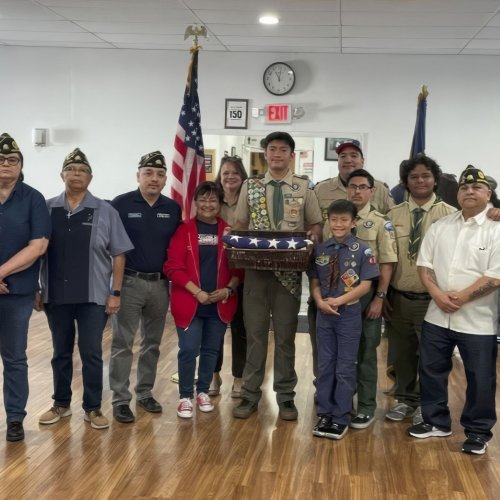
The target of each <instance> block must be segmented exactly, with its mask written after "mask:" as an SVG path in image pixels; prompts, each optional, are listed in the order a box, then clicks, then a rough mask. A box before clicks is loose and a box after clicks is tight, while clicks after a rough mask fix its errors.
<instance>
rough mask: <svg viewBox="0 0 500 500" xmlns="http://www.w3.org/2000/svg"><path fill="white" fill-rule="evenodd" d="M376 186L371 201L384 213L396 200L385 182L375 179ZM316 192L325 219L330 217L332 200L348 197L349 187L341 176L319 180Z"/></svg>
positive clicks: (315, 187) (376, 208)
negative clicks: (329, 208) (347, 187)
mask: <svg viewBox="0 0 500 500" xmlns="http://www.w3.org/2000/svg"><path fill="white" fill-rule="evenodd" d="M374 187H375V188H376V189H375V192H374V193H373V196H372V199H371V202H370V203H371V204H372V206H373V207H374V208H375V210H378V211H379V212H380V213H382V214H386V213H387V212H388V211H389V209H390V208H392V207H393V206H394V200H393V199H392V196H391V193H390V192H389V188H388V187H387V186H386V185H385V184H384V183H383V182H380V181H377V180H376V181H375V184H374ZM314 192H315V193H316V196H317V197H318V201H319V206H320V208H321V213H322V215H323V220H324V221H326V219H327V218H328V214H327V212H328V207H329V206H330V205H331V203H332V201H337V200H346V199H347V189H346V187H345V186H344V185H343V184H342V181H341V180H340V177H339V176H337V177H333V178H332V179H326V180H324V181H321V182H318V184H316V186H314Z"/></svg>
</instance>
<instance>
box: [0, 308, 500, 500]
mask: <svg viewBox="0 0 500 500" xmlns="http://www.w3.org/2000/svg"><path fill="white" fill-rule="evenodd" d="M171 324H172V323H171V318H169V325H171ZM31 326H32V327H31V330H30V341H29V354H28V359H29V365H30V391H31V393H30V398H29V401H28V408H27V410H28V416H27V418H26V420H25V429H26V440H25V441H24V442H18V443H8V442H6V441H3V439H4V433H5V424H2V425H1V426H0V433H1V439H0V498H1V499H24V498H27V499H45V498H50V499H71V498H89V499H90V498H92V499H106V498H114V499H126V498H173V499H184V498H186V499H198V498H199V499H205V498H207V499H208V498H223V499H226V500H229V499H246V498H248V499H295V498H296V499H307V500H309V499H313V500H316V499H323V498H325V499H327V498H328V499H333V498H336V499H350V498H352V499H362V500H365V499H409V498H419V499H421V498H433V499H434V498H436V499H448V498H453V499H458V498H461V499H465V498H467V499H472V498H477V499H483V498H490V499H498V498H500V437H499V436H498V434H497V435H496V436H495V437H494V439H493V440H492V441H491V442H490V446H489V448H488V451H487V453H486V454H485V455H483V456H470V455H465V454H464V453H461V452H460V448H461V444H462V441H463V439H464V436H463V433H462V430H461V427H460V425H459V423H458V419H459V412H460V409H461V407H462V405H463V393H464V386H465V383H464V377H463V370H462V369H461V366H460V360H455V362H454V363H455V369H454V371H453V375H452V377H451V380H450V402H451V408H452V411H453V417H454V418H453V432H454V433H453V435H452V436H450V437H449V438H444V439H443V438H432V439H426V440H418V439H412V438H410V437H408V436H407V435H406V434H405V429H406V427H407V426H408V423H395V422H388V421H385V420H384V418H383V415H384V412H385V410H387V409H388V408H389V406H390V405H391V403H392V400H391V398H389V397H387V396H385V395H384V394H383V392H382V391H383V390H384V389H387V387H388V384H389V381H388V380H387V379H386V378H385V376H381V383H380V391H379V395H378V400H379V409H378V410H377V421H376V423H375V424H374V425H373V426H372V427H371V428H369V429H366V430H358V431H354V430H350V431H349V432H348V434H347V436H346V437H345V438H344V439H343V440H342V441H339V442H336V441H330V440H327V439H318V438H314V437H313V436H312V434H311V430H312V427H313V425H314V422H315V420H316V417H315V407H314V404H313V388H312V384H311V378H312V375H311V372H312V370H311V360H310V346H309V338H308V336H307V335H304V334H300V335H297V352H298V355H297V363H296V368H297V373H298V375H299V384H298V386H297V398H296V404H297V407H298V409H299V420H298V421H297V422H283V421H281V420H279V419H278V418H277V413H278V412H277V406H276V403H275V399H274V394H273V393H272V390H271V386H272V380H271V377H269V376H268V377H267V378H266V383H265V395H264V397H263V400H262V401H261V404H260V407H259V412H258V414H256V415H254V416H252V417H251V418H250V419H248V420H235V419H233V418H232V416H231V409H232V407H233V406H234V404H235V402H234V401H233V400H231V398H230V397H229V391H230V388H231V387H230V386H231V376H230V360H229V359H227V360H226V362H225V365H224V367H223V379H224V384H223V386H222V395H221V396H220V397H218V398H217V399H216V403H217V406H216V409H215V411H214V412H212V413H209V414H200V413H199V412H198V413H196V414H195V417H194V418H193V419H192V420H181V419H180V418H178V417H177V416H176V413H175V404H176V402H177V386H176V385H175V384H173V383H172V382H170V376H171V375H172V373H173V372H175V371H176V352H177V346H176V338H175V336H174V332H173V329H172V328H171V327H170V328H168V330H167V332H166V334H165V336H164V342H163V348H162V355H161V362H160V367H159V373H158V379H157V389H156V391H155V396H156V397H157V398H158V399H159V400H160V401H161V402H162V403H163V405H164V413H163V414H159V415H153V414H149V413H146V412H144V411H142V410H141V409H136V408H135V404H133V406H132V409H133V410H134V411H136V414H137V419H136V422H135V424H132V425H130V424H119V423H117V422H115V421H113V422H112V425H111V427H110V428H109V429H106V430H100V431H99V430H94V429H91V428H90V427H89V425H88V424H86V423H84V421H83V412H82V410H81V407H80V401H81V377H80V363H79V360H75V377H74V384H73V387H74V400H73V405H72V409H73V415H72V416H71V417H69V418H65V419H63V421H61V422H59V423H57V424H54V425H51V426H39V425H38V416H39V414H40V413H41V412H43V411H45V410H47V409H48V408H49V407H50V404H51V399H50V396H51V394H52V374H51V368H50V358H51V341H50V334H49V331H48V328H47V324H46V321H45V317H44V315H43V314H42V313H35V314H34V315H33V318H32V321H31ZM229 340H230V338H229V334H228V336H227V337H226V345H227V346H228V345H229ZM109 345H110V332H109V330H106V333H105V351H104V352H105V367H106V370H105V391H104V400H103V411H104V412H105V414H107V415H108V416H109V417H110V418H111V402H110V401H111V394H110V391H109V386H108V383H107V378H108V374H107V367H108V361H109ZM385 348H386V346H385V341H383V343H382V346H381V348H380V353H379V356H380V360H381V363H380V365H381V366H384V362H383V361H382V360H383V359H384V355H385ZM226 353H227V354H229V353H230V349H229V348H227V349H226ZM497 371H498V370H497ZM268 372H269V367H268ZM133 377H135V373H134V374H133ZM132 386H133V381H132ZM497 401H498V398H497ZM0 407H1V408H2V410H1V411H3V401H1V405H0ZM498 409H499V405H498V403H497V412H498ZM2 420H3V418H2Z"/></svg>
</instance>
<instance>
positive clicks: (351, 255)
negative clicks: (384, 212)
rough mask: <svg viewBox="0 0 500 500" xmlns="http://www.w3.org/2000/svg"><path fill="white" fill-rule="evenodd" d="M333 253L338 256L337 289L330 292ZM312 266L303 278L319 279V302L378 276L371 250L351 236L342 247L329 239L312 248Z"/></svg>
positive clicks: (341, 244) (339, 294)
mask: <svg viewBox="0 0 500 500" xmlns="http://www.w3.org/2000/svg"><path fill="white" fill-rule="evenodd" d="M336 252H339V260H338V262H339V278H338V283H337V286H336V287H335V288H330V278H331V273H332V269H331V257H332V256H333V255H334V254H335V253H336ZM312 262H313V265H312V267H311V269H310V270H309V271H308V273H307V275H308V276H309V278H317V279H319V284H320V288H321V296H322V297H323V298H327V297H340V296H341V295H344V294H345V293H347V292H349V291H350V290H351V289H353V288H354V287H356V286H358V285H359V284H360V283H361V281H367V280H372V279H375V278H378V276H379V275H380V272H379V268H378V265H377V259H376V258H375V256H374V255H373V251H372V249H371V248H370V246H369V245H367V244H366V243H363V242H362V241H361V240H359V239H358V238H356V237H355V236H349V237H348V238H346V239H345V240H344V241H343V242H342V243H337V242H336V241H335V240H334V239H333V238H330V239H329V240H328V241H325V242H324V243H321V244H319V245H318V246H316V247H314V250H313V260H312ZM355 302H358V301H355Z"/></svg>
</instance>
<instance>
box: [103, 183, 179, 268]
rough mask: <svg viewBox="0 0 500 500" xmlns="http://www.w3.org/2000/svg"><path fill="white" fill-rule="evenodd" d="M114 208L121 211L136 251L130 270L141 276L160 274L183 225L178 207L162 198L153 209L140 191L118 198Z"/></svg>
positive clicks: (129, 260) (129, 257)
mask: <svg viewBox="0 0 500 500" xmlns="http://www.w3.org/2000/svg"><path fill="white" fill-rule="evenodd" d="M111 205H113V207H114V208H115V209H116V210H118V213H119V214H120V218H121V220H122V222H123V225H124V226H125V229H126V231H127V234H128V236H129V238H130V239H131V241H132V243H133V244H134V249H133V250H132V251H131V252H129V253H127V256H126V259H127V260H126V267H127V268H129V269H133V270H134V271H139V272H141V273H159V272H161V270H162V269H163V263H164V261H165V253H166V250H167V248H168V245H169V244H170V238H172V236H173V234H174V233H175V231H176V229H177V227H178V226H179V224H180V223H181V221H182V211H181V207H180V206H179V204H178V203H176V202H175V201H174V200H171V199H170V198H167V197H166V196H163V195H160V197H159V198H158V200H156V202H155V204H154V205H153V206H151V205H149V203H148V202H147V201H146V200H145V199H144V197H143V196H142V194H141V192H140V190H139V189H136V190H135V191H131V192H129V193H125V194H122V195H120V196H117V197H116V198H115V199H114V200H113V201H112V202H111Z"/></svg>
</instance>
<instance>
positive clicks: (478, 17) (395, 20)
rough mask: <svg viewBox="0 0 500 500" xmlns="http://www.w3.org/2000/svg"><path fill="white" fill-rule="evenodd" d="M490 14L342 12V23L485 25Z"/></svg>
mask: <svg viewBox="0 0 500 500" xmlns="http://www.w3.org/2000/svg"><path fill="white" fill-rule="evenodd" d="M490 17H491V16H490V15H488V14H483V13H470V14H457V13H454V12H434V13H432V14H431V13H430V12H414V13H411V14H401V13H397V12H342V24H343V25H351V26H478V27H479V26H483V25H484V24H485V23H486V22H487V21H488V20H489V19H490Z"/></svg>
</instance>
